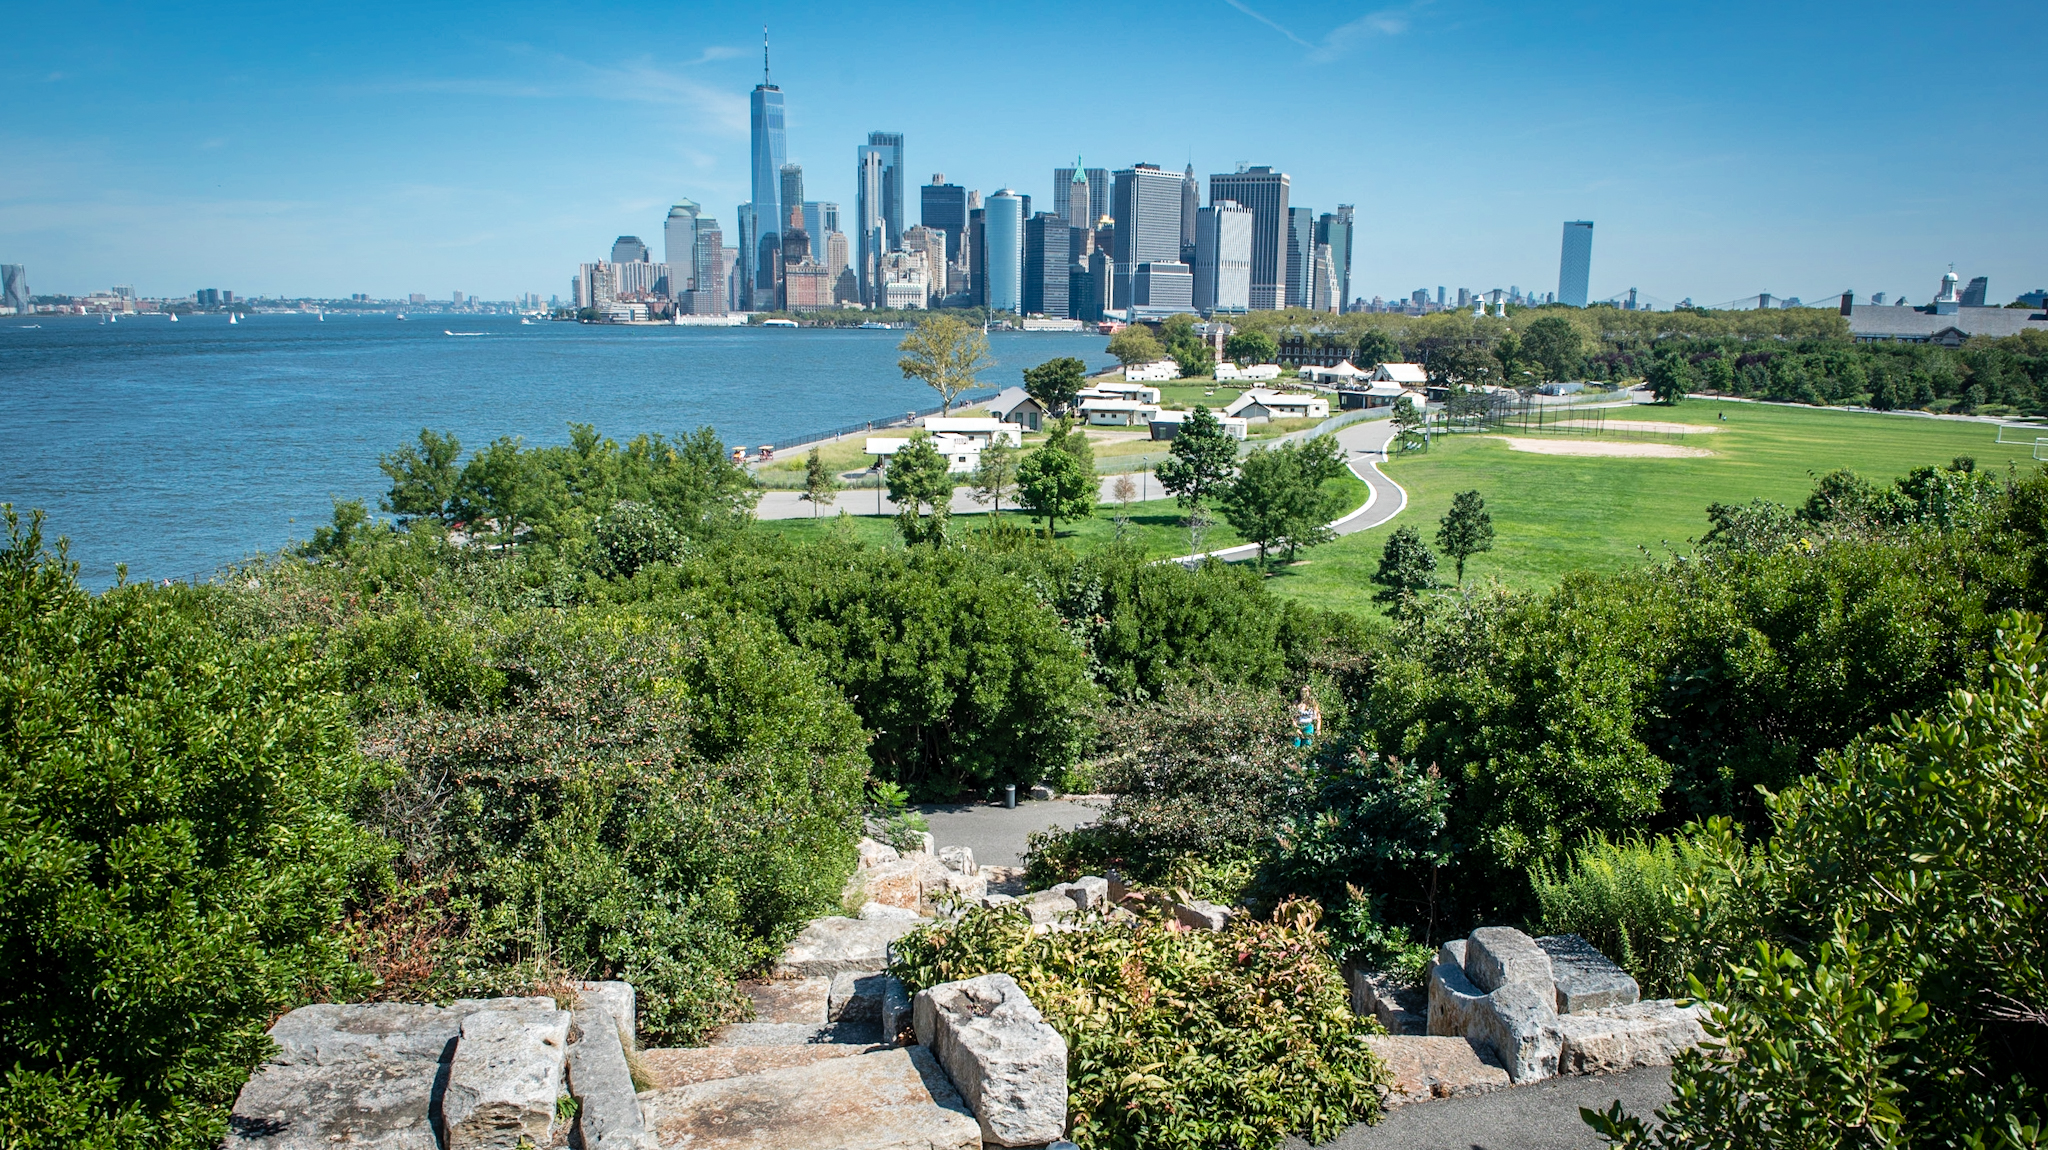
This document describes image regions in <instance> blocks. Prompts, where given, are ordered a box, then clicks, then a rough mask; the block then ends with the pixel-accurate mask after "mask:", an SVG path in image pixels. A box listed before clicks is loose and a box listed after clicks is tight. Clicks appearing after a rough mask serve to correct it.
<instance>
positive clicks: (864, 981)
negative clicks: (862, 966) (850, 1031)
mask: <svg viewBox="0 0 2048 1150" xmlns="http://www.w3.org/2000/svg"><path fill="white" fill-rule="evenodd" d="M888 981H889V976H888V975H886V974H860V973H857V972H855V971H851V970H849V971H847V972H846V973H844V974H838V975H834V976H833V978H832V994H831V1000H830V1002H829V1003H828V1004H827V1006H826V1017H828V1018H830V1019H831V1020H832V1021H834V1022H875V1023H879V1022H880V1021H881V1020H882V995H883V993H884V990H885V986H886V984H887V983H888ZM885 1037H886V1036H885Z"/></svg>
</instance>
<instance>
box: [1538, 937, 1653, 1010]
mask: <svg viewBox="0 0 2048 1150" xmlns="http://www.w3.org/2000/svg"><path fill="white" fill-rule="evenodd" d="M1536 945H1537V946H1540V947H1542V948H1543V952H1544V953H1545V954H1547V955H1549V956H1550V971H1551V975H1552V979H1553V981H1554V982H1555V983H1556V986H1557V1012H1558V1013H1559V1014H1590V1013H1591V1012H1593V1011H1596V1010H1600V1009H1603V1008H1605V1007H1609V1006H1627V1005H1628V1004H1629V1003H1631V1002H1634V1001H1636V1000H1637V999H1640V998H1641V997H1642V996H1643V992H1642V989H1641V988H1640V987H1638V986H1637V985H1636V980H1635V979H1634V978H1633V977H1631V976H1630V974H1629V973H1628V971H1625V970H1623V969H1622V968H1621V967H1619V966H1617V965H1615V964H1614V962H1613V961H1611V960H1610V959H1609V958H1608V957H1607V956H1606V955H1604V954H1601V953H1600V952H1599V951H1598V950H1596V949H1595V948H1594V947H1593V944H1592V943H1589V942H1587V941H1586V940H1585V939H1583V938H1580V937H1579V936H1578V935H1576V934H1553V935H1547V936H1545V937H1543V938H1539V939H1537V940H1536Z"/></svg>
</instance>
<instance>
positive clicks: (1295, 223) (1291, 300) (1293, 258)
mask: <svg viewBox="0 0 2048 1150" xmlns="http://www.w3.org/2000/svg"><path fill="white" fill-rule="evenodd" d="M1315 243H1316V213H1315V210H1314V209H1313V208H1289V209H1287V296H1286V301H1287V306H1288V307H1307V306H1309V304H1310V303H1311V301H1312V299H1313V296H1314V292H1315Z"/></svg>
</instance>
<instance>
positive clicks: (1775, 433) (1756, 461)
mask: <svg viewBox="0 0 2048 1150" xmlns="http://www.w3.org/2000/svg"><path fill="white" fill-rule="evenodd" d="M1724 414H1725V415H1726V416H1727V420H1726V422H1723V421H1722V420H1721V418H1720V417H1721V416H1722V415H1724ZM1606 418H1607V419H1608V420H1610V421H1612V420H1622V419H1627V420H1642V421H1658V422H1667V423H1683V424H1689V425H1696V426H1701V427H1711V428H1713V431H1712V432H1710V433H1706V434H1698V433H1695V434H1688V435H1676V434H1667V435H1619V434H1610V435H1608V436H1605V437H1599V438H1597V439H1595V437H1592V436H1590V435H1589V436H1587V438H1589V439H1595V441H1596V442H1606V443H1660V444H1674V445H1683V446H1686V447H1696V448H1704V449H1706V450H1707V451H1709V452H1711V453H1712V454H1710V455H1707V456H1702V457H1696V458H1617V457H1606V456H1576V455H1541V454H1534V453H1530V452H1522V451H1513V450H1510V449H1509V447H1508V445H1507V443H1506V442H1504V441H1503V440H1502V439H1501V438H1498V437H1495V436H1490V435H1489V436H1481V435H1463V434H1461V435H1456V436H1444V437H1439V438H1438V439H1437V441H1436V444H1435V446H1434V447H1433V448H1432V449H1431V450H1430V451H1429V452H1427V453H1421V452H1416V453H1410V454H1408V455H1397V456H1396V457H1395V458H1394V459H1393V460H1392V461H1391V462H1390V463H1388V464H1387V465H1386V466H1385V468H1384V470H1385V472H1386V474H1387V475H1388V476H1389V477H1390V478H1392V479H1393V480H1394V481H1395V482H1396V483H1399V484H1400V485H1401V486H1402V487H1404V488H1406V489H1407V491H1408V507H1407V509H1406V510H1404V511H1403V512H1402V513H1401V514H1400V515H1399V516H1397V517H1396V518H1395V519H1394V520H1393V521H1392V522H1390V523H1387V524H1385V525H1383V526H1380V527H1377V528H1375V529H1373V530H1371V531H1366V532H1361V533H1359V534H1357V535H1349V536H1345V537H1343V538H1341V539H1339V540H1337V541H1336V542H1334V543H1331V544H1329V545H1327V546H1324V547H1319V548H1317V549H1316V550H1314V551H1313V552H1310V553H1309V555H1308V556H1307V558H1306V559H1305V560H1304V561H1302V562H1300V563H1298V564H1296V565H1295V566H1292V567H1289V568H1287V569H1285V570H1283V571H1280V572H1277V573H1276V574H1275V575H1274V577H1273V580H1272V584H1271V585H1272V587H1273V589H1274V590H1275V591H1276V592H1278V593H1280V594H1284V595H1292V596H1296V597H1298V598H1300V599H1302V600H1304V601H1308V602H1312V603H1315V604H1316V605H1318V606H1324V607H1337V608H1343V609H1346V610H1351V611H1356V612H1375V613H1376V612H1377V611H1378V607H1377V605H1375V604H1374V603H1373V602H1372V595H1373V592H1374V591H1376V590H1377V589H1378V588H1376V587H1374V586H1373V584H1372V582H1371V576H1372V573H1373V571H1374V570H1376V569H1377V568H1378V566H1379V557H1380V551H1381V548H1382V547H1383V546H1384V545H1385V542H1386V538H1387V536H1388V535H1390V534H1392V533H1393V531H1395V530H1396V529H1397V528H1399V527H1402V526H1409V525H1412V526H1414V527H1415V528H1416V530H1418V531H1420V532H1421V533H1422V536H1423V538H1424V539H1425V540H1427V541H1429V543H1430V545H1431V546H1432V547H1434V546H1435V541H1436V532H1437V524H1438V520H1440V519H1441V518H1442V517H1443V515H1444V512H1445V511H1447V510H1448V509H1449V508H1450V504H1451V498H1452V497H1453V496H1454V495H1456V494H1457V493H1458V492H1460V491H1468V490H1477V491H1478V492H1479V493H1480V494H1481V495H1482V496H1484V497H1485V499H1486V507H1487V510H1488V511H1489V512H1490V513H1491V514H1492V516H1493V528H1494V549H1493V550H1492V551H1489V552H1486V553H1484V554H1481V555H1477V556H1474V557H1473V559H1472V560H1471V561H1470V562H1469V563H1468V564H1467V565H1466V570H1465V577H1466V580H1467V582H1470V581H1472V580H1475V579H1479V580H1484V579H1490V578H1491V579H1499V580H1500V581H1501V582H1503V583H1506V584H1508V585H1510V586H1516V587H1537V586H1545V585H1548V584H1551V583H1554V582H1555V581H1556V580H1557V579H1558V577H1559V576H1561V575H1563V574H1564V573H1565V572H1567V571H1573V570H1592V571H1620V570H1624V569H1627V568H1630V567H1633V566H1637V565H1640V564H1642V563H1644V562H1646V553H1647V558H1663V557H1664V556H1666V555H1668V554H1669V553H1670V552H1672V551H1679V552H1684V551H1689V550H1690V549H1691V542H1690V541H1692V540H1694V539H1697V538H1699V537H1700V536H1701V535H1704V534H1705V533H1706V532H1707V530H1708V523H1707V518H1706V509H1707V505H1708V504H1710V503H1717V502H1719V503H1746V502H1748V501H1749V500H1751V499H1758V498H1761V499H1771V500H1776V501H1778V502H1781V503H1787V504H1793V505H1797V504H1799V503H1802V502H1804V501H1805V499H1806V495H1807V493H1808V492H1809V491H1810V490H1811V489H1812V486H1813V479H1814V477H1816V476H1819V475H1821V474H1823V473H1825V472H1828V471H1831V470H1833V469H1835V468H1837V467H1846V468H1849V469H1851V470H1853V471H1856V472H1857V473H1858V474H1860V475H1863V476H1864V477H1866V478H1869V479H1873V480H1878V481H1884V482H1889V481H1890V480H1892V479H1894V478H1896V477H1897V476H1900V475H1903V474H1905V473H1906V472H1907V471H1909V470H1911V469H1912V468H1914V467H1919V466H1922V465H1926V464H1946V463H1948V462H1950V461H1951V460H1953V459H1954V458H1955V457H1956V456H1959V455H1968V456H1972V457H1974V458H1975V459H1976V461H1977V466H1978V467H1979V468H1980V469H1982V468H1996V469H1998V470H2000V471H2003V470H2004V469H2005V468H2006V467H2007V466H2008V464H2011V465H2016V466H2018V467H2020V468H2023V469H2024V468H2032V467H2036V466H2040V465H2039V464H2037V463H2035V462H2034V460H2033V449H2032V447H2031V446H2030V445H2028V444H2000V443H1997V442H1995V440H1996V438H1997V429H1996V427H1994V426H1993V425H1992V424H1989V423H1977V422H1968V421H1962V420H1943V419H1928V418H1924V417H1915V416H1901V415H1879V414H1875V413H1864V412H1849V411H1841V410H1835V409H1826V408H1804V407H1776V406H1765V405H1762V404H1754V403H1740V402H1730V401H1724V400H1712V399H1690V400H1686V401H1685V402H1683V403H1680V404H1678V405H1677V406H1675V407H1665V406H1662V405H1639V406H1635V407H1630V408H1609V409H1607V411H1606ZM2043 434H2044V435H2048V431H2044V432H2043ZM1539 438H1541V439H1542V440H1544V441H1555V440H1564V439H1571V438H1574V436H1573V435H1571V434H1568V433H1560V432H1555V431H1552V432H1546V433H1545V434H1543V435H1542V436H1540V437H1539ZM1442 574H1443V577H1444V579H1445V580H1446V581H1449V579H1450V578H1451V566H1450V564H1449V562H1448V561H1445V562H1443V565H1442Z"/></svg>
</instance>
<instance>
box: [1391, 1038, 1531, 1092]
mask: <svg viewBox="0 0 2048 1150" xmlns="http://www.w3.org/2000/svg"><path fill="white" fill-rule="evenodd" d="M1365 1043H1366V1045H1367V1046H1369V1047H1371V1048H1372V1052H1373V1053H1374V1054H1377V1055H1379V1056H1380V1060H1381V1061H1382V1062H1385V1063H1386V1065H1387V1079H1388V1083H1387V1093H1386V1096H1385V1099H1384V1102H1385V1105H1386V1106H1387V1107H1388V1108H1389V1109H1391V1108H1393V1107H1396V1106H1405V1105H1407V1104H1408V1103H1410V1102H1428V1101H1430V1100H1431V1099H1434V1098H1458V1097H1462V1096H1464V1095H1468V1094H1487V1093H1490V1092H1492V1091H1495V1090H1505V1089H1507V1087H1508V1072H1507V1071H1506V1070H1505V1069H1503V1068H1502V1067H1501V1066H1499V1065H1498V1064H1497V1063H1496V1062H1495V1061H1494V1059H1493V1057H1492V1051H1481V1050H1480V1049H1479V1048H1477V1047H1475V1046H1473V1045H1472V1043H1470V1042H1468V1041H1467V1040H1465V1039H1463V1038H1429V1037H1422V1036H1415V1035H1394V1034H1383V1035H1375V1036H1373V1037H1371V1038H1368V1039H1366V1040H1365Z"/></svg>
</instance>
